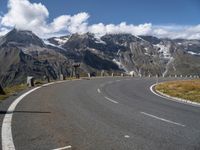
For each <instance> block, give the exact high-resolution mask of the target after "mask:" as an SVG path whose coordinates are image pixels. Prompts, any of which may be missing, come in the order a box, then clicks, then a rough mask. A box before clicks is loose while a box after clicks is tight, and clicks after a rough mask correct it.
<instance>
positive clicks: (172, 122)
mask: <svg viewBox="0 0 200 150" xmlns="http://www.w3.org/2000/svg"><path fill="white" fill-rule="evenodd" d="M140 113H141V114H143V115H146V116H149V117H151V118H154V119H157V120H161V121H164V122H167V123H171V124H175V125H178V126H182V127H185V125H183V124H181V123H177V122H174V121H170V120H167V119H164V118H160V117H157V116H154V115H151V114H148V113H145V112H140Z"/></svg>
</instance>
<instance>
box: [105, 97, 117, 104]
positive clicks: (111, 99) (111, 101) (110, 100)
mask: <svg viewBox="0 0 200 150" xmlns="http://www.w3.org/2000/svg"><path fill="white" fill-rule="evenodd" d="M105 99H107V100H109V101H110V102H113V103H115V104H118V102H117V101H115V100H112V99H110V98H108V97H106V96H105Z"/></svg>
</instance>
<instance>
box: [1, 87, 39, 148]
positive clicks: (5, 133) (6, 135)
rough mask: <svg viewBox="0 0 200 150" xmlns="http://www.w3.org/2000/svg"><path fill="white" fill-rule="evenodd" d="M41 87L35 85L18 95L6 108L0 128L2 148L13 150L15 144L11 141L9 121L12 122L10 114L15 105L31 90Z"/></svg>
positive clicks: (11, 114)
mask: <svg viewBox="0 0 200 150" xmlns="http://www.w3.org/2000/svg"><path fill="white" fill-rule="evenodd" d="M39 88H41V87H36V88H34V89H32V90H30V91H28V92H26V93H24V94H23V95H21V96H20V97H18V98H17V99H16V100H15V101H14V102H13V103H12V104H11V105H10V107H9V108H8V110H7V112H6V114H5V116H4V119H3V123H2V128H1V138H2V150H15V145H14V142H13V137H12V129H11V122H12V116H13V112H14V110H15V108H16V106H17V104H18V103H19V102H20V101H21V100H22V99H23V98H24V97H26V96H27V95H28V94H30V93H32V92H33V91H35V90H37V89H39Z"/></svg>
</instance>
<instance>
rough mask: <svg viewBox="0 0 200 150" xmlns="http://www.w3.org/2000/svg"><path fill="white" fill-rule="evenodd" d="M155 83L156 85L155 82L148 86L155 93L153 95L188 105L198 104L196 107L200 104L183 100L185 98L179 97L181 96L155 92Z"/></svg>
mask: <svg viewBox="0 0 200 150" xmlns="http://www.w3.org/2000/svg"><path fill="white" fill-rule="evenodd" d="M156 85H157V84H153V85H151V86H150V91H151V92H152V93H153V94H155V95H157V96H159V97H162V98H164V99H167V100H171V101H174V102H179V103H182V104H189V105H192V106H198V107H199V106H200V103H196V102H192V101H189V100H185V99H181V98H176V97H171V96H169V95H166V94H164V93H160V94H158V93H157V92H155V91H154V90H153V87H155V86H156Z"/></svg>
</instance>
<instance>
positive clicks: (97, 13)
mask: <svg viewBox="0 0 200 150" xmlns="http://www.w3.org/2000/svg"><path fill="white" fill-rule="evenodd" d="M19 1H20V0H0V16H1V18H3V19H1V20H0V21H1V23H0V26H1V27H4V28H5V27H6V28H7V27H9V26H14V25H15V26H17V27H19V28H22V27H23V25H22V24H20V23H19V22H14V21H10V20H12V19H11V18H12V17H14V19H15V17H18V16H19V15H21V16H22V17H21V18H22V19H23V18H26V17H27V15H26V12H24V11H23V12H22V13H24V14H16V16H13V14H14V11H16V9H23V8H24V7H23V5H25V6H30V5H33V3H36V4H37V6H38V8H39V9H41V10H42V11H41V13H37V14H36V13H35V14H34V12H33V11H32V12H31V11H30V12H28V11H29V10H25V11H27V14H28V15H29V17H32V16H35V17H37V16H36V15H38V17H39V16H43V18H42V19H43V20H42V19H41V18H40V20H39V19H38V20H39V21H38V20H37V21H36V22H44V21H45V26H46V27H47V26H51V23H52V22H54V19H55V18H58V17H60V16H62V15H68V16H71V17H73V16H74V15H77V14H80V12H85V13H87V15H88V16H87V15H85V16H84V15H83V14H82V22H81V23H80V24H79V25H81V26H80V28H81V32H82V31H83V30H85V28H88V27H90V26H92V25H94V24H99V23H102V24H103V25H104V28H106V29H104V30H106V31H107V30H108V29H107V26H106V25H110V24H113V25H115V26H116V28H115V29H113V28H112V32H114V30H115V31H116V30H117V29H119V28H120V29H121V28H122V27H123V31H126V32H128V31H131V33H138V34H140V33H141V34H143V33H144V34H146V33H147V34H150V32H151V33H157V31H156V32H154V31H149V30H148V32H147V29H146V28H147V26H149V28H151V30H154V29H155V28H156V29H158V28H159V29H161V30H160V31H159V34H161V33H162V35H164V36H165V35H167V36H168V35H169V34H168V33H170V32H172V31H174V30H175V31H176V30H177V29H178V30H181V32H182V31H184V30H187V29H188V28H192V27H195V28H196V27H197V28H198V29H199V24H200V17H199V16H200V0H29V1H28V0H21V1H28V3H30V4H27V3H26V2H25V3H26V4H25V3H24V4H22V2H19ZM8 2H11V3H12V5H11V8H12V10H13V12H11V13H10V14H9V13H8V5H7V3H8ZM15 3H16V4H15ZM39 3H41V4H42V6H44V7H45V9H47V11H48V15H47V14H45V9H44V8H43V7H40V6H39ZM15 5H16V6H15ZM21 7H22V8H21ZM30 8H32V7H31V6H30ZM36 10H37V11H38V9H36ZM16 12H19V11H16ZM5 16H6V17H5ZM18 18H20V17H18ZM26 19H27V18H26ZM26 19H25V20H26ZM2 20H3V21H2ZM27 20H29V22H30V21H31V20H30V19H27ZM33 20H34V18H33ZM64 20H65V22H67V21H66V18H65V19H64ZM72 20H73V19H72ZM27 22H28V21H27ZM122 22H125V23H126V24H125V25H123V24H122V25H120V24H121V23H122ZM25 23H26V22H24V24H25ZM84 23H87V27H85V25H84V26H83V24H84ZM146 24H148V25H146ZM37 25H39V24H37ZM66 25H67V23H66ZM73 25H74V24H73ZM138 25H144V28H145V32H144V31H142V32H136V31H135V30H137V28H136V29H135V27H137V26H138ZM75 26H76V28H79V26H78V25H77V24H75ZM118 26H120V27H118ZM121 26H122V27H121ZM124 26H125V27H126V28H125V29H124ZM69 28H70V29H69ZM69 28H68V29H69V31H68V29H65V28H61V27H59V29H61V30H60V31H57V30H56V31H55V32H57V33H61V32H63V30H65V32H70V33H71V32H72V33H73V32H76V30H75V29H73V30H72V31H71V26H69ZM72 28H73V27H72ZM83 28H84V29H83ZM96 28H97V26H95V29H96ZM99 28H100V26H98V29H99ZM140 28H141V27H139V29H140ZM28 29H29V28H28ZM30 29H33V30H34V28H33V26H31V27H30ZM109 29H110V28H109ZM139 29H138V30H139ZM0 30H3V29H0ZM48 30H50V29H48ZM88 30H89V31H90V29H87V31H88ZM101 30H102V28H101ZM133 30H134V31H133ZM108 31H110V30H108ZM165 31H166V32H168V33H166V32H165ZM36 32H41V31H36ZM55 32H54V33H55ZM77 32H78V31H77ZM193 32H196V31H193ZM174 34H175V33H174ZM158 36H159V35H158ZM185 36H189V35H185ZM192 36H193V35H192ZM193 37H194V36H193ZM195 37H196V36H195ZM199 37H200V36H199Z"/></svg>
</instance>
